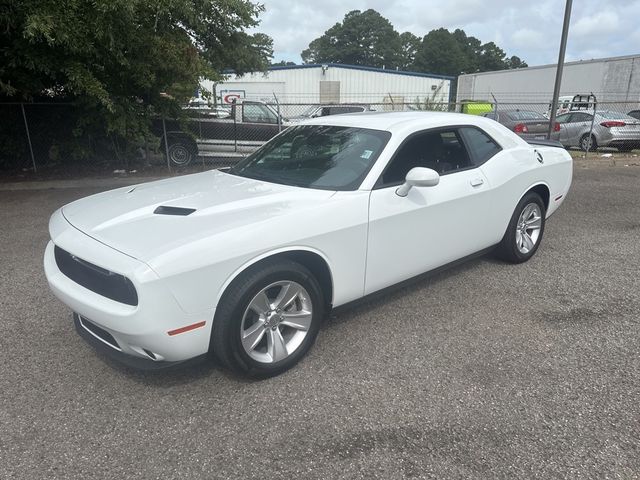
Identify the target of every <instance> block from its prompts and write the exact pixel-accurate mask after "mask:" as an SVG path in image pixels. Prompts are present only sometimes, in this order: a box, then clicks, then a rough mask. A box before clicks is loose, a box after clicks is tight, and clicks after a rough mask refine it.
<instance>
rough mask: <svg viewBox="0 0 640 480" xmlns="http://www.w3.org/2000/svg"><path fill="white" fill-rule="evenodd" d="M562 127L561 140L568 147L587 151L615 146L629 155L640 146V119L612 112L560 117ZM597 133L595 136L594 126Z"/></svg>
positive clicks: (574, 114)
mask: <svg viewBox="0 0 640 480" xmlns="http://www.w3.org/2000/svg"><path fill="white" fill-rule="evenodd" d="M556 120H557V122H558V123H559V124H560V132H559V135H558V140H559V141H560V143H562V145H564V146H565V147H580V148H581V149H582V150H584V151H589V150H596V149H597V148H598V147H614V148H617V149H618V150H619V151H621V152H629V151H631V150H633V149H634V148H639V147H640V120H638V119H637V118H634V117H632V116H629V115H626V114H624V113H619V112H614V111H611V110H603V111H597V112H596V115H595V119H594V117H593V112H584V111H579V112H570V113H565V114H564V115H560V116H559V117H557V118H556ZM592 123H593V131H592V132H591V135H590V134H589V132H590V131H591V125H592Z"/></svg>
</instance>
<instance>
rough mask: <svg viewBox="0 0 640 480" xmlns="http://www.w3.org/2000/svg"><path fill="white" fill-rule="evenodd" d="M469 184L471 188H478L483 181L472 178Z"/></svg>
mask: <svg viewBox="0 0 640 480" xmlns="http://www.w3.org/2000/svg"><path fill="white" fill-rule="evenodd" d="M469 183H471V186H472V187H479V186H480V185H482V184H483V183H484V180H482V179H481V178H474V179H473V180H471V182H469Z"/></svg>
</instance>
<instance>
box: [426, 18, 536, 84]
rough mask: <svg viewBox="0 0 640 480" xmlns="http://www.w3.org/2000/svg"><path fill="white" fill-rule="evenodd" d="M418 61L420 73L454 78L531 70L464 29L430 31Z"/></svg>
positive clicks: (492, 44)
mask: <svg viewBox="0 0 640 480" xmlns="http://www.w3.org/2000/svg"><path fill="white" fill-rule="evenodd" d="M415 58H416V59H415V63H414V65H415V68H416V70H418V71H423V72H432V73H440V74H444V75H452V76H457V75H460V74H463V73H474V72H486V71H491V70H505V69H508V68H522V67H526V66H527V64H526V63H525V62H524V61H522V60H521V59H520V58H518V57H516V56H513V57H511V58H507V56H506V54H505V52H504V50H502V49H501V48H500V47H498V46H497V45H496V44H495V43H494V42H488V43H484V44H483V43H482V42H481V41H480V40H478V39H477V38H475V37H473V36H468V35H467V34H466V33H465V32H464V30H461V29H457V30H454V31H453V32H450V31H449V30H447V29H445V28H439V29H437V30H432V31H430V32H429V33H428V34H427V35H425V36H424V38H423V39H422V43H421V44H420V47H419V48H418V51H417V53H416V56H415Z"/></svg>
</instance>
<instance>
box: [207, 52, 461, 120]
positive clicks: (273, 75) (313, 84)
mask: <svg viewBox="0 0 640 480" xmlns="http://www.w3.org/2000/svg"><path fill="white" fill-rule="evenodd" d="M452 80H453V78H452V77H446V76H442V75H432V74H426V73H417V72H405V71H397V70H386V69H381V68H370V67H360V66H355V65H342V64H335V63H329V64H325V65H293V66H284V67H271V68H270V69H269V70H268V71H267V72H259V73H251V74H246V75H242V76H237V75H233V74H232V75H229V77H228V79H227V80H226V81H225V82H224V83H218V84H216V85H214V84H213V82H210V81H203V82H201V84H202V87H203V88H206V89H208V90H209V91H213V89H214V88H215V91H216V95H217V96H218V98H220V99H221V100H222V101H223V102H225V100H228V99H231V98H233V97H234V96H236V97H241V98H247V99H252V100H262V101H265V102H273V101H274V97H277V100H278V101H279V102H281V103H301V104H305V103H306V104H310V103H369V104H383V105H384V106H388V107H389V108H388V109H390V110H392V109H393V105H394V104H410V103H413V102H416V103H417V102H425V101H429V102H448V101H449V95H450V91H451V81H452Z"/></svg>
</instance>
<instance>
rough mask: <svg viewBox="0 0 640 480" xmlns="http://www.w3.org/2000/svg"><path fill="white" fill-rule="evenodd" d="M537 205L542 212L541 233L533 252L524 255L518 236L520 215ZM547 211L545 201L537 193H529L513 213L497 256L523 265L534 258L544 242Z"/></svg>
mask: <svg viewBox="0 0 640 480" xmlns="http://www.w3.org/2000/svg"><path fill="white" fill-rule="evenodd" d="M532 203H535V204H537V205H538V208H539V209H540V212H541V222H540V232H539V235H538V237H537V239H536V242H535V244H534V246H533V248H532V249H531V250H529V251H528V252H527V253H523V252H521V251H520V250H519V249H518V246H517V239H516V235H517V233H518V230H519V228H518V221H519V219H520V215H522V213H523V212H524V209H525V208H526V207H527V206H528V205H530V204H532ZM546 213H547V212H546V209H545V207H544V201H543V200H542V198H541V197H540V195H538V194H537V193H535V192H529V193H527V194H526V195H525V196H524V197H522V199H521V200H520V201H519V202H518V205H517V206H516V208H515V210H514V211H513V215H512V216H511V220H510V221H509V226H508V227H507V231H506V232H505V234H504V237H502V241H501V242H500V243H499V244H498V246H497V248H496V255H497V256H498V257H499V258H501V259H502V260H505V261H507V262H510V263H523V262H526V261H527V260H529V259H530V258H531V257H533V256H534V255H535V253H536V251H537V250H538V247H539V246H540V243H541V242H542V237H543V234H544V226H545V215H546Z"/></svg>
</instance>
